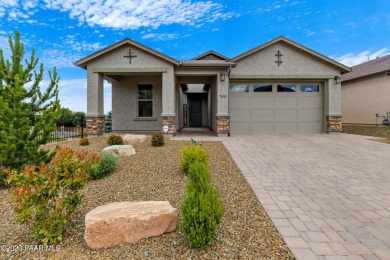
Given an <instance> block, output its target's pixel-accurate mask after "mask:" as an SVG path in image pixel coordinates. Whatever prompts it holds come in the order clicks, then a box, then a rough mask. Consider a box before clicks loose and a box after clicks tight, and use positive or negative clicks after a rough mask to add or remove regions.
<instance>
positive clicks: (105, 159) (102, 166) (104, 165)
mask: <svg viewBox="0 0 390 260" xmlns="http://www.w3.org/2000/svg"><path fill="white" fill-rule="evenodd" d="M99 155H100V163H99V165H98V166H97V167H96V168H95V169H93V170H92V171H91V177H92V179H100V178H102V177H103V176H105V175H107V174H110V173H112V172H113V171H114V170H115V167H116V161H117V160H118V157H117V156H116V155H115V154H113V153H112V152H108V151H105V152H101V153H100V154H99Z"/></svg>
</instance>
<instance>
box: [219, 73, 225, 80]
mask: <svg viewBox="0 0 390 260" xmlns="http://www.w3.org/2000/svg"><path fill="white" fill-rule="evenodd" d="M219 76H220V78H221V81H225V74H224V73H221V74H220V75H219Z"/></svg>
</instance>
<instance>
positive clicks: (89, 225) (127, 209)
mask: <svg viewBox="0 0 390 260" xmlns="http://www.w3.org/2000/svg"><path fill="white" fill-rule="evenodd" d="M176 227H177V209H176V208H173V207H172V206H171V205H170V204H169V202H168V201H145V202H114V203H110V204H107V205H104V206H100V207H97V208H95V209H93V210H91V211H90V212H89V213H88V214H87V215H86V216H85V233H84V239H85V241H86V242H87V245H88V246H89V247H90V248H92V249H101V248H106V247H110V246H114V245H117V244H120V243H123V242H127V243H134V242H137V241H138V240H140V239H142V238H147V237H152V236H159V235H161V234H163V233H166V232H172V231H174V230H176Z"/></svg>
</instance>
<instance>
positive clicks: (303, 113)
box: [299, 109, 322, 121]
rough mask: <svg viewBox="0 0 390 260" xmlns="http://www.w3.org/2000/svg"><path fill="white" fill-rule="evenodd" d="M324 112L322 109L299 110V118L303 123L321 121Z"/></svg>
mask: <svg viewBox="0 0 390 260" xmlns="http://www.w3.org/2000/svg"><path fill="white" fill-rule="evenodd" d="M321 114H322V111H321V110H320V109H305V110H299V118H300V120H301V121H321V120H320V119H321Z"/></svg>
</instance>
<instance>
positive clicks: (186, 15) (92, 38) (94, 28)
mask: <svg viewBox="0 0 390 260" xmlns="http://www.w3.org/2000/svg"><path fill="white" fill-rule="evenodd" d="M15 30H17V31H19V32H20V33H21V36H22V41H23V42H24V44H25V48H26V52H27V53H29V52H31V49H35V50H36V55H37V57H38V58H40V61H41V62H43V63H44V66H45V69H46V75H47V70H52V68H53V67H54V66H55V67H56V68H57V70H58V73H59V76H60V77H61V80H60V85H59V88H60V99H61V105H62V106H63V107H67V108H70V109H71V110H73V111H86V72H85V71H84V70H83V69H80V68H78V67H75V66H74V65H73V62H75V61H76V60H79V59H80V58H83V57H85V56H87V55H89V54H91V53H93V52H96V51H98V50H100V49H102V48H104V47H107V46H109V45H111V44H114V43H115V42H117V41H120V40H122V39H124V38H131V39H132V40H135V41H138V42H140V43H142V44H144V45H146V46H149V47H151V48H154V49H156V50H158V51H160V52H163V53H164V54H166V55H169V56H171V57H173V58H176V59H179V60H185V59H191V58H193V57H196V56H198V55H200V54H202V53H204V52H206V51H209V50H215V51H217V52H219V53H221V54H223V55H225V56H227V57H230V58H232V57H234V56H236V55H239V54H241V53H242V52H245V51H247V50H249V49H251V48H254V47H256V46H258V45H261V44H263V43H265V42H267V41H269V40H272V39H274V38H276V37H278V36H280V35H283V36H285V37H287V38H289V39H291V40H293V41H296V42H298V43H300V44H302V45H304V46H306V47H308V48H310V49H313V50H315V51H317V52H319V53H321V54H323V55H326V56H328V57H330V58H333V59H335V60H337V61H339V62H341V63H343V64H345V65H348V66H353V65H356V64H359V63H362V62H365V61H367V60H368V58H370V59H373V58H376V57H378V56H383V55H386V54H388V53H390V8H389V0H373V1H366V0H343V1H340V0H338V1H334V0H317V1H313V0H305V1H303V0H297V1H295V0H239V1H237V0H234V1H233V0H199V1H197V0H95V1H84V0H0V49H2V50H3V51H4V53H5V55H6V56H7V55H9V47H8V41H7V39H8V36H9V35H13V33H14V31H15ZM46 78H47V77H46ZM45 84H46V85H47V82H46V81H44V82H42V87H45ZM110 109H111V87H110V85H109V84H108V83H106V84H105V112H108V111H109V110H110Z"/></svg>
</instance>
